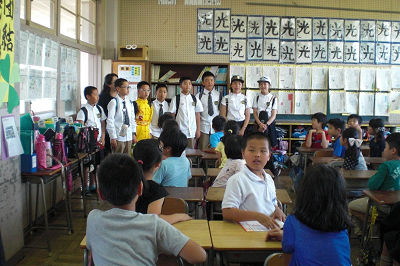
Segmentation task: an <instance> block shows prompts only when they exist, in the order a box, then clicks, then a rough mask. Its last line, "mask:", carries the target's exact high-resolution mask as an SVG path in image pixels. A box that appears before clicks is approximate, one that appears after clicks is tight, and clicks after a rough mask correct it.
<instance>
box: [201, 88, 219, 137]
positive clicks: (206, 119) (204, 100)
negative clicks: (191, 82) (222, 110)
mask: <svg viewBox="0 0 400 266" xmlns="http://www.w3.org/2000/svg"><path fill="white" fill-rule="evenodd" d="M209 93H210V91H208V90H206V89H204V91H203V94H202V97H201V99H200V94H201V91H200V92H199V93H197V94H196V97H197V98H199V99H200V101H201V104H202V105H203V112H201V113H200V131H201V132H203V133H205V134H214V132H215V131H214V129H213V128H212V120H213V118H214V117H216V116H217V115H219V108H218V107H219V97H220V93H219V92H218V91H217V90H215V89H214V88H213V89H212V90H211V99H212V103H213V110H214V114H213V115H212V116H209V115H208V95H209Z"/></svg>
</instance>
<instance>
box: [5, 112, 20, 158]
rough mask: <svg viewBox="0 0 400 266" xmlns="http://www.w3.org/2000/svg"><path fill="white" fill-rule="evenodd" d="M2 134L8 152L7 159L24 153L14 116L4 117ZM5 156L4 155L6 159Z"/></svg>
mask: <svg viewBox="0 0 400 266" xmlns="http://www.w3.org/2000/svg"><path fill="white" fill-rule="evenodd" d="M1 122H2V127H1V128H2V133H3V139H4V143H3V144H4V145H5V147H4V149H5V150H6V153H7V157H14V156H17V155H20V154H22V153H23V152H24V150H23V149H22V145H21V140H20V138H19V135H18V130H17V126H16V125H15V118H14V116H3V117H2V118H1ZM4 155H5V154H3V157H4Z"/></svg>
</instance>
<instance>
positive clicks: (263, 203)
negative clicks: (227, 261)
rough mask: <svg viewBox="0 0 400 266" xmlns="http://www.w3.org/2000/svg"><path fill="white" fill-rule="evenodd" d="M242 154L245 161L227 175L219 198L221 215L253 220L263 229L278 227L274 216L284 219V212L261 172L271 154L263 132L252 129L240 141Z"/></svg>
mask: <svg viewBox="0 0 400 266" xmlns="http://www.w3.org/2000/svg"><path fill="white" fill-rule="evenodd" d="M242 156H243V158H244V159H245V160H246V165H245V167H244V169H243V171H241V172H239V173H237V174H235V175H233V176H232V177H231V178H229V180H228V182H227V184H226V190H225V194H224V199H223V201H222V215H223V217H224V219H226V220H232V221H235V222H240V221H253V220H257V221H258V222H259V223H261V224H262V225H264V226H265V227H267V228H275V227H278V223H277V222H276V221H275V219H278V220H281V221H284V220H285V219H286V216H285V214H284V213H283V212H282V210H281V209H280V208H279V207H278V201H277V199H276V192H275V184H274V181H273V180H272V177H271V176H270V175H268V174H267V173H266V172H265V171H264V166H265V165H266V164H267V162H268V160H269V158H270V156H271V145H270V143H269V140H268V138H267V136H265V134H263V133H262V132H255V133H251V134H249V135H247V136H246V137H245V138H244V140H243V142H242Z"/></svg>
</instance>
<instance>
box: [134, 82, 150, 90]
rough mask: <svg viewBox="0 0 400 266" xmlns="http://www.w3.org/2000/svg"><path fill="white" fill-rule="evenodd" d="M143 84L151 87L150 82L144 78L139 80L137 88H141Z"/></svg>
mask: <svg viewBox="0 0 400 266" xmlns="http://www.w3.org/2000/svg"><path fill="white" fill-rule="evenodd" d="M143 85H148V86H149V87H150V83H148V82H147V81H144V80H142V81H141V82H139V83H138V84H137V88H138V89H141V88H142V86H143Z"/></svg>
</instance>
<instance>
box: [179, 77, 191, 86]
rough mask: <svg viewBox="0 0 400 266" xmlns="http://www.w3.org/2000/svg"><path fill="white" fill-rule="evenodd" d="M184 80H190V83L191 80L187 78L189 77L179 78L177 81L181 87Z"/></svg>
mask: <svg viewBox="0 0 400 266" xmlns="http://www.w3.org/2000/svg"><path fill="white" fill-rule="evenodd" d="M185 80H190V81H192V79H191V78H189V77H181V78H180V79H179V85H181V84H182V83H183V82H184V81H185Z"/></svg>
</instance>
